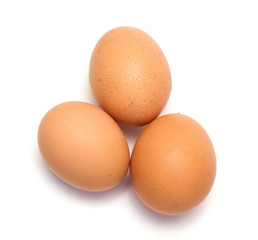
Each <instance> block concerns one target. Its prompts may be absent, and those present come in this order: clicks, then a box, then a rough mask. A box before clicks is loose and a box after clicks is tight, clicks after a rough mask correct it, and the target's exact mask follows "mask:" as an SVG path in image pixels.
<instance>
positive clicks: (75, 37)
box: [0, 0, 258, 240]
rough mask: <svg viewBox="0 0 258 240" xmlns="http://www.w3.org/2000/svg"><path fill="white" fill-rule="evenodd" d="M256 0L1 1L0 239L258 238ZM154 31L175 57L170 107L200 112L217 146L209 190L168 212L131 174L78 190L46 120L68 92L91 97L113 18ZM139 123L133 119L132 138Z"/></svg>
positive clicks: (198, 116)
mask: <svg viewBox="0 0 258 240" xmlns="http://www.w3.org/2000/svg"><path fill="white" fill-rule="evenodd" d="M257 5H258V2H257V1H244V0H243V1H228V0H223V1H222V0H217V1H205V0H204V1H198V0H197V1H155V2H154V1H143V0H142V1H132V0H131V1H111V0H108V1H53V0H51V1H46V0H45V1H26V0H24V1H0V98H1V99H0V104H1V108H0V109H1V124H0V141H1V142H0V143H1V148H0V154H1V155H0V156H1V158H0V159H1V160H0V161H1V165H0V192H1V198H0V222H1V223H0V239H4V240H6V239H190V238H191V239H197V238H198V239H221V238H225V237H227V238H230V239H233V238H234V239H235V238H241V239H258V233H257V214H258V206H257V203H258V197H257V192H258V174H257V169H258V151H257V149H258V145H257V144H258V137H257V136H258V127H257V124H258V114H257V109H258V107H257V105H258V94H257V90H258V87H257V81H258V14H257V12H258V6H257ZM123 25H130V26H135V27H138V28H140V29H142V30H144V31H146V32H147V33H149V34H150V35H151V36H152V37H153V38H154V39H155V40H156V41H157V42H158V44H159V45H160V47H161V48H162V49H163V51H164V53H165V55H166V57H167V59H168V62H169V64H170V67H171V72H172V78H173V90H172V95H171V98H170V100H169V103H168V105H167V107H166V109H165V110H164V112H163V113H162V114H165V113H171V112H180V113H184V114H187V115H189V116H191V117H193V118H195V119H196V120H197V121H198V122H200V123H201V124H202V125H203V127H204V128H205V129H206V130H207V132H208V133H209V135H210V137H211V139H212V141H213V143H214V146H215V150H216V154H217V163H218V166H217V167H218V169H217V177H216V181H215V185H214V188H213V190H212V192H211V193H210V195H209V196H208V198H207V199H206V200H205V201H204V202H203V203H202V204H201V205H200V206H199V207H198V208H196V209H195V210H193V211H192V212H190V213H188V214H186V215H182V216H177V217H167V216H162V215H159V214H156V213H154V212H152V211H150V210H148V209H147V208H146V207H145V206H143V205H142V204H141V203H140V202H139V201H138V199H137V198H136V196H135V194H134V192H133V189H132V187H131V185H130V180H129V178H128V177H127V178H126V179H125V180H124V181H123V182H122V183H121V184H120V185H119V186H118V187H116V188H115V189H113V190H111V191H108V192H104V193H87V192H82V191H80V190H76V189H74V188H72V187H70V186H68V185H66V184H65V183H63V182H62V181H60V180H58V179H57V178H56V177H55V176H54V175H53V174H52V173H51V172H50V171H49V170H48V169H47V167H46V166H45V164H44V163H43V161H42V159H41V157H40V154H39V151H38V147H37V128H38V125H39V122H40V120H41V118H42V117H43V115H44V114H45V113H46V112H47V111H48V110H49V109H50V108H51V107H53V106H54V105H56V104H58V103H61V102H63V101H69V100H82V101H87V102H93V99H92V95H91V92H90V89H89V85H88V65H89V60H90V56H91V52H92V50H93V48H94V46H95V44H96V42H97V40H98V39H99V38H100V37H101V35H102V34H104V33H105V32H106V31H108V30H110V29H111V28H113V27H117V26H123ZM140 130H141V129H135V130H130V129H127V130H125V131H126V135H127V138H128V141H129V144H130V148H132V146H133V144H134V139H135V137H136V136H137V135H138V134H139V132H140Z"/></svg>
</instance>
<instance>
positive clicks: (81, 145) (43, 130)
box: [38, 102, 130, 191]
mask: <svg viewBox="0 0 258 240" xmlns="http://www.w3.org/2000/svg"><path fill="white" fill-rule="evenodd" d="M38 145H39V149H40V152H41V154H42V157H43V159H44V160H45V162H46V164H47V165H48V167H49V168H50V169H51V170H52V171H53V172H54V174H56V175H57V176H58V177H59V178H61V179H62V180H63V181H65V182H67V183H68V184H70V185H72V186H74V187H77V188H80V189H83V190H87V191H103V190H107V189H110V188H112V187H114V186H116V185H117V184H118V183H119V182H121V180H122V179H123V178H124V176H125V175H126V173H127V170H128V166H129V159H130V156H129V149H128V145H127V142H126V139H125V137H124V135H123V133H122V131H121V129H120V128H119V127H118V125H117V124H116V122H115V121H114V120H113V119H112V118H111V117H110V116H109V115H108V114H106V113H105V112H104V111H103V110H101V109H99V108H97V107H95V106H93V105H91V104H88V103H84V102H66V103H62V104H59V105H57V106H55V107H54V108H52V109H51V110H50V111H49V112H47V113H46V115H45V116H44V117H43V119H42V121H41V123H40V126H39V129H38Z"/></svg>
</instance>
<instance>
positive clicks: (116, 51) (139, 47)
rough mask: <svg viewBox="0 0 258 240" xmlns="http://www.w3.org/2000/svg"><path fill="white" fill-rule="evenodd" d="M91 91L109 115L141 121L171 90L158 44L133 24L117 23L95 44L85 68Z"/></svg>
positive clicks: (133, 122) (151, 114)
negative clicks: (87, 70) (129, 25)
mask: <svg viewBox="0 0 258 240" xmlns="http://www.w3.org/2000/svg"><path fill="white" fill-rule="evenodd" d="M89 80H90V85H91V89H92V92H93V94H94V96H95V98H96V100H97V102H98V104H99V106H100V107H101V108H102V109H103V110H105V111H106V112H107V113H108V114H109V115H110V116H111V117H112V118H113V119H115V120H116V121H118V122H121V123H125V124H131V125H138V126H139V125H145V124H147V123H150V122H151V121H152V120H154V119H155V118H156V117H157V116H158V115H159V114H160V113H161V111H162V110H163V109H164V107H165V105H166V104H167V101H168V98H169V96H170V92H171V86H172V82H171V74H170V69H169V65H168V62H167V59H166V57H165V55H164V53H163V52H162V50H161V48H160V47H159V46H158V44H157V43H156V42H155V41H154V40H153V39H152V38H151V37H150V36H149V35H148V34H147V33H145V32H143V31H142V30H140V29H137V28H134V27H118V28H114V29H112V30H110V31H108V32H107V33H105V34H104V35H103V36H102V37H101V38H100V40H99V41H98V43H97V44H96V46H95V48H94V50H93V53H92V56H91V60H90V69H89Z"/></svg>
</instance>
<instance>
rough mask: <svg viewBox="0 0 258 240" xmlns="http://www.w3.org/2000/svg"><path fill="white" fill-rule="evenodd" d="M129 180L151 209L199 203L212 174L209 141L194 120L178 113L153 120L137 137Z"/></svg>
mask: <svg viewBox="0 0 258 240" xmlns="http://www.w3.org/2000/svg"><path fill="white" fill-rule="evenodd" d="M130 174H131V180H132V184H133V187H134V190H135V192H136V194H137V196H138V197H139V198H140V200H141V201H142V202H143V203H144V204H145V205H146V206H148V207H149V208H151V209H152V210H154V211H156V212H158V213H162V214H167V215H177V214H182V213H185V212H187V211H189V210H191V209H192V208H194V207H196V206H197V205H198V204H199V203H201V202H202V201H203V200H204V198H205V197H206V196H207V195H208V193H209V192H210V190H211V188H212V185H213V182H214V179H215V174H216V157H215V152H214V148H213V145H212V142H211V140H210V138H209V136H208V135H207V133H206V132H205V130H204V129H203V128H202V127H201V125H200V124H198V123H197V122H196V121H194V120H193V119H191V118H190V117H187V116H185V115H182V114H169V115H166V116H163V117H160V118H158V119H156V120H154V121H153V122H152V123H151V124H150V125H148V126H147V127H146V128H145V129H144V130H143V132H142V133H141V135H140V137H139V138H138V140H137V142H136V144H135V147H134V149H133V153H132V158H131V169H130Z"/></svg>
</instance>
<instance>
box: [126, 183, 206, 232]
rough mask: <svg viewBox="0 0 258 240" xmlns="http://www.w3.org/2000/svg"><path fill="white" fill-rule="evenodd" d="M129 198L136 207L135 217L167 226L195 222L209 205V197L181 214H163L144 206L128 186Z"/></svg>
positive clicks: (177, 226) (182, 225)
mask: <svg viewBox="0 0 258 240" xmlns="http://www.w3.org/2000/svg"><path fill="white" fill-rule="evenodd" d="M128 195H129V198H130V202H131V203H132V205H133V207H134V208H135V209H136V211H134V212H135V214H136V215H137V217H140V218H143V219H144V220H145V221H149V222H150V223H151V224H153V225H155V226H157V225H159V226H161V227H164V228H167V226H168V225H169V226H170V227H173V228H174V227H176V228H181V227H182V228H183V227H186V226H189V225H191V224H193V223H194V222H196V221H197V220H198V218H199V217H201V216H202V215H203V213H204V212H205V210H206V209H207V207H208V206H209V199H210V198H209V197H208V198H207V199H205V200H204V201H203V202H202V203H201V204H200V205H199V206H197V207H196V208H194V209H193V210H191V211H189V212H187V213H184V214H181V215H174V216H169V215H163V214H159V213H157V212H154V211H152V210H151V209H150V208H148V207H147V206H145V205H144V204H143V203H142V202H141V201H140V199H139V198H138V197H137V195H136V193H135V192H134V190H133V187H132V186H131V187H130V190H129V194H128Z"/></svg>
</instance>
